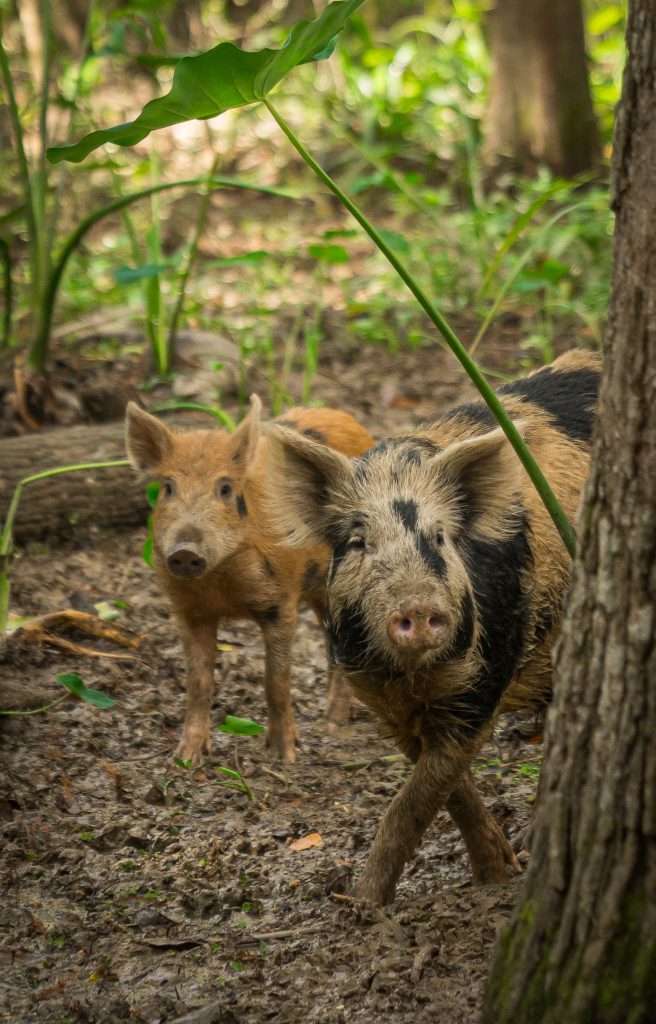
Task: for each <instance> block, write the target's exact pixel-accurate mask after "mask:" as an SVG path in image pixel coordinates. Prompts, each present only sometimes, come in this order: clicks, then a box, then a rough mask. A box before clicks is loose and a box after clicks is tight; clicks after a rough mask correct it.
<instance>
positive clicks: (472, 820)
mask: <svg viewBox="0 0 656 1024" xmlns="http://www.w3.org/2000/svg"><path fill="white" fill-rule="evenodd" d="M446 807H447V810H448V812H449V814H450V815H451V817H452V818H453V820H454V822H455V824H456V825H457V826H458V828H459V829H460V831H461V832H462V837H463V839H464V841H465V846H466V847H467V852H468V854H469V860H470V861H471V867H472V875H473V877H474V881H475V882H478V883H481V884H484V885H490V884H494V883H502V882H506V881H507V880H508V871H507V869H508V868H509V867H510V868H512V869H513V870H514V871H516V872H519V871H521V866H520V864H519V861H518V860H517V857H516V856H515V853H514V851H513V848H512V847H511V845H510V843H509V842H508V840H507V839H506V837H505V836H504V834H503V832H502V831H501V829H500V828H499V826H498V825H497V823H496V822H495V821H494V819H493V818H492V816H491V815H490V813H489V811H488V810H487V808H486V807H485V804H484V803H483V801H482V800H481V797H480V794H479V792H478V790H477V789H476V784H475V782H474V779H473V776H472V773H471V771H470V770H469V769H467V771H465V772H463V774H462V775H461V777H460V778H459V779H458V782H457V783H456V785H455V787H454V789H453V792H452V793H451V796H450V797H449V799H448V800H447V802H446Z"/></svg>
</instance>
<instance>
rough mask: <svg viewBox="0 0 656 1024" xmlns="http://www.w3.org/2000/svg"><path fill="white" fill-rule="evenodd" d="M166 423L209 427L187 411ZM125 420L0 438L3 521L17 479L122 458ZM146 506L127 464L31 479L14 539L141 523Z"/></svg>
mask: <svg viewBox="0 0 656 1024" xmlns="http://www.w3.org/2000/svg"><path fill="white" fill-rule="evenodd" d="M166 422H167V424H168V425H169V426H172V427H176V426H177V427H179V426H181V425H182V426H186V427H190V426H203V427H207V426H208V421H207V417H203V420H202V422H199V421H198V419H197V418H196V417H195V416H194V417H190V416H186V415H181V414H178V415H177V416H172V417H168V418H167V420H166ZM125 457H126V455H125V442H124V428H123V423H122V422H120V423H107V424H103V425H102V426H79V427H60V428H58V429H55V430H46V431H42V432H41V433H38V434H27V435H25V436H23V437H8V438H0V525H1V524H2V522H3V521H4V517H5V515H6V513H7V508H8V506H9V502H10V501H11V497H12V495H13V493H14V489H15V487H16V484H17V483H18V482H19V480H22V479H23V477H26V476H31V475H32V474H33V473H40V472H41V471H42V470H44V469H50V468H52V467H54V466H66V465H71V464H73V463H80V462H106V461H110V460H113V459H124V458H125ZM147 514H148V505H147V503H146V496H145V490H144V485H143V481H141V482H140V481H139V480H138V478H137V476H136V474H135V472H134V470H132V469H131V468H130V467H129V466H125V467H123V468H117V469H98V470H88V471H82V472H80V473H65V474H62V476H54V477H50V478H48V479H47V480H40V481H38V482H37V483H33V484H29V485H28V486H27V487H26V488H25V490H24V491H23V496H22V498H21V502H20V505H19V507H18V514H17V516H16V520H15V525H14V539H15V540H18V541H23V540H33V539H35V538H42V537H46V536H55V535H56V536H57V537H58V538H60V537H62V535H64V534H72V533H73V532H77V531H79V530H81V529H84V530H88V528H89V527H99V526H102V527H117V528H118V527H125V526H138V525H140V524H143V523H145V522H146V516H147Z"/></svg>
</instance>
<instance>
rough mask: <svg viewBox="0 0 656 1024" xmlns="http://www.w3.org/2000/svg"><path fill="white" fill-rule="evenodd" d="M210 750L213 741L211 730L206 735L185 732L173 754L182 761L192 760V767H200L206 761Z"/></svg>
mask: <svg viewBox="0 0 656 1024" xmlns="http://www.w3.org/2000/svg"><path fill="white" fill-rule="evenodd" d="M210 751H211V741H210V735H209V732H208V733H207V734H206V735H205V734H203V735H200V736H199V735H198V734H196V735H191V736H185V735H184V734H183V736H182V739H181V740H180V742H179V743H178V746H177V748H176V750H175V753H174V755H173V756H174V757H177V758H179V759H180V760H181V761H185V762H189V761H191V766H192V768H200V766H201V765H202V764H203V763H204V761H205V757H206V756H208V755H209V754H210Z"/></svg>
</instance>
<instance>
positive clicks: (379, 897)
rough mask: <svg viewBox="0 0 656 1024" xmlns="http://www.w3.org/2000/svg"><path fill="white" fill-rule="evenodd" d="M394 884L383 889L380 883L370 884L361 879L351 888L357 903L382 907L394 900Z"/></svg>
mask: <svg viewBox="0 0 656 1024" xmlns="http://www.w3.org/2000/svg"><path fill="white" fill-rule="evenodd" d="M395 891H396V886H391V887H389V886H388V888H387V889H384V888H383V887H382V886H381V885H376V884H372V883H371V882H367V881H366V880H365V879H361V881H359V882H358V883H357V885H356V886H354V888H353V897H354V899H356V900H357V902H358V903H362V904H364V906H369V907H384V906H387V904H388V903H392V902H393V900H394V893H395Z"/></svg>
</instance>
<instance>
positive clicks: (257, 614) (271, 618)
mask: <svg viewBox="0 0 656 1024" xmlns="http://www.w3.org/2000/svg"><path fill="white" fill-rule="evenodd" d="M249 611H250V613H251V615H252V616H253V618H254V619H255V621H256V622H257V623H259V625H270V624H272V623H274V622H278V620H279V618H280V609H279V608H278V605H277V604H273V605H271V607H270V608H249Z"/></svg>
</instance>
